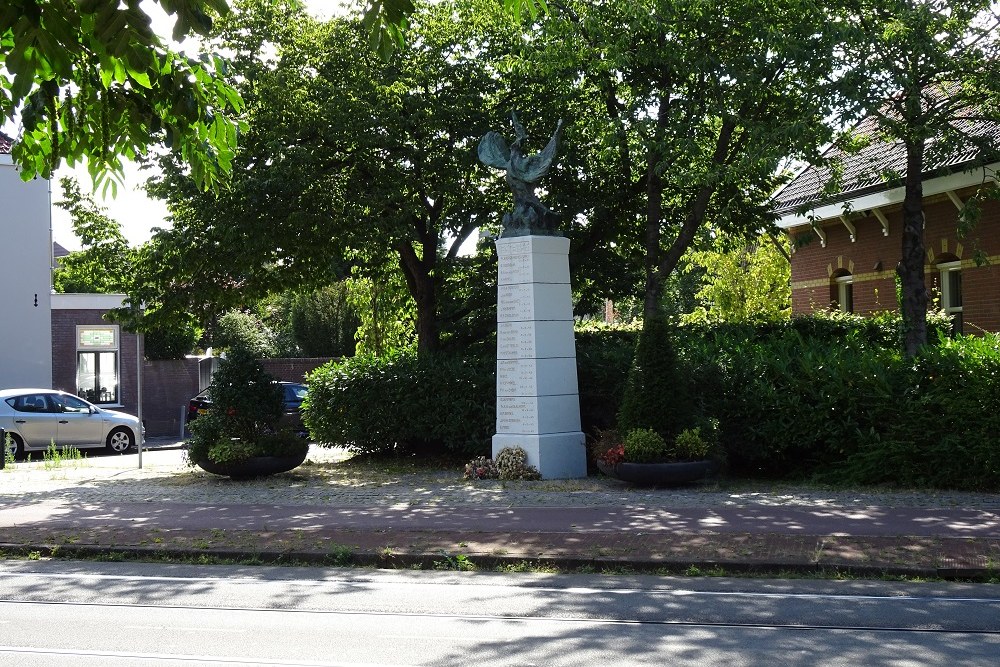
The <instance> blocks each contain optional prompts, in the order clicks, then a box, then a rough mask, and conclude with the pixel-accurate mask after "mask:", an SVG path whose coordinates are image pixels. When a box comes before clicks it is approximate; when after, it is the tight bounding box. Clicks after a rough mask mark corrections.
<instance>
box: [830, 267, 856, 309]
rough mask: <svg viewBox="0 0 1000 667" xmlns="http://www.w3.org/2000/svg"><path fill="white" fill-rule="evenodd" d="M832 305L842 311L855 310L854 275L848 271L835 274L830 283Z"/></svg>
mask: <svg viewBox="0 0 1000 667" xmlns="http://www.w3.org/2000/svg"><path fill="white" fill-rule="evenodd" d="M830 306H831V308H832V310H839V311H840V312H842V313H853V312H854V276H852V275H851V274H850V273H847V272H846V271H839V272H838V273H835V274H833V282H832V283H831V285H830Z"/></svg>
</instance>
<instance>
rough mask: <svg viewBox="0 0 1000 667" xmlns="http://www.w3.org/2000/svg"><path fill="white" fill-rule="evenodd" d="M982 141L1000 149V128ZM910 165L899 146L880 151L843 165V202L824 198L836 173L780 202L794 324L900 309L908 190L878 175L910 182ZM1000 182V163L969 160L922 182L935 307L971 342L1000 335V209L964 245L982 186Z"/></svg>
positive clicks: (805, 182)
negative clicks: (966, 222)
mask: <svg viewBox="0 0 1000 667" xmlns="http://www.w3.org/2000/svg"><path fill="white" fill-rule="evenodd" d="M982 131H983V133H984V134H986V135H987V136H989V137H990V138H991V139H992V141H993V142H994V144H1000V126H997V125H987V126H985V127H983V128H982ZM984 162H986V163H985V164H984ZM905 164H906V154H905V150H904V148H903V146H902V145H901V144H884V143H882V144H880V143H873V144H871V145H870V146H868V147H867V148H865V149H863V150H862V151H861V152H860V153H858V154H857V155H854V156H850V157H848V158H845V159H844V161H843V175H842V178H841V183H843V184H844V186H843V187H842V188H841V191H840V193H839V194H837V195H835V196H832V197H830V196H826V197H824V196H822V195H821V193H822V192H823V188H824V187H825V186H826V184H827V181H828V179H829V172H828V171H826V170H824V169H818V168H815V167H809V168H807V169H805V170H804V171H802V172H801V173H800V174H799V175H798V176H797V177H796V178H795V179H793V180H792V182H791V183H789V184H788V185H787V186H786V187H785V188H783V189H782V190H781V191H780V192H779V193H778V195H777V196H776V207H777V212H778V215H779V221H778V225H779V227H781V228H783V229H784V230H785V231H786V232H787V233H788V234H789V236H790V237H791V240H792V247H793V249H794V252H793V254H792V313H793V315H798V314H807V313H811V312H815V311H819V310H828V309H839V310H842V311H845V312H853V313H858V314H860V315H871V314H874V313H876V312H879V311H887V310H892V311H895V310H897V309H898V308H897V304H896V284H895V269H896V265H897V263H898V262H899V260H900V257H901V255H902V239H901V234H902V226H903V223H902V202H903V195H904V190H903V184H902V182H899V181H888V182H887V181H885V180H883V179H882V178H881V177H880V176H878V174H881V173H887V172H893V171H894V172H896V173H903V171H904V170H905ZM998 173H1000V162H987V161H985V160H983V159H981V158H979V157H978V154H977V153H976V151H974V150H969V151H966V152H964V153H960V154H956V155H953V156H950V157H949V158H948V159H945V160H939V161H938V162H936V163H933V164H931V165H930V168H929V169H928V170H927V172H925V175H924V176H925V180H924V186H923V190H924V218H925V223H924V244H925V247H926V252H927V255H926V261H925V265H924V274H925V276H926V280H927V286H928V288H929V289H931V295H932V306H936V307H940V308H941V309H943V310H944V311H946V312H947V313H949V314H950V315H951V316H952V317H953V320H954V322H955V328H956V330H958V331H961V332H963V333H970V334H974V333H978V332H984V331H1000V201H987V202H985V203H984V204H983V206H982V213H981V218H980V220H979V223H978V225H977V226H976V227H975V228H974V229H973V230H972V231H971V232H970V233H969V234H968V235H966V236H965V237H964V238H959V235H958V226H959V224H958V223H959V213H960V211H961V210H962V208H963V207H964V206H965V203H966V202H967V201H968V200H969V198H970V197H972V195H973V194H975V193H976V191H977V190H978V189H979V188H981V187H984V184H986V185H985V187H996V184H995V183H996V177H997V174H998ZM991 183H992V185H991ZM977 256H978V259H979V260H980V261H981V260H982V259H985V260H986V263H984V264H980V263H978V262H977Z"/></svg>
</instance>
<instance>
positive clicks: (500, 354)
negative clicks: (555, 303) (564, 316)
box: [497, 320, 576, 359]
mask: <svg viewBox="0 0 1000 667" xmlns="http://www.w3.org/2000/svg"><path fill="white" fill-rule="evenodd" d="M575 356H576V345H575V344H574V340H573V321H572V320H536V321H531V322H498V323H497V359H532V358H547V357H575Z"/></svg>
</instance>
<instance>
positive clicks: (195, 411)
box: [187, 382, 309, 435]
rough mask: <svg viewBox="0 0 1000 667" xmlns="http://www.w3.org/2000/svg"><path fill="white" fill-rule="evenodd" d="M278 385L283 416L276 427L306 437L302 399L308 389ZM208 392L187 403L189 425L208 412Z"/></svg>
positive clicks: (286, 383)
mask: <svg viewBox="0 0 1000 667" xmlns="http://www.w3.org/2000/svg"><path fill="white" fill-rule="evenodd" d="M278 385H279V386H281V390H282V392H283V396H282V401H283V402H284V405H285V410H284V414H282V415H281V419H280V420H279V421H278V426H280V427H282V428H286V427H287V428H290V429H291V430H293V431H295V432H296V433H299V434H301V435H306V434H307V431H306V427H305V425H304V424H303V423H302V399H304V398H305V397H306V394H307V393H309V388H308V387H307V386H305V385H304V384H299V383H297V382H278ZM210 391H211V388H209V389H206V390H205V391H203V392H201V393H200V394H198V395H197V396H195V397H194V398H192V399H191V400H190V401H188V410H187V422H188V423H189V424H190V423H191V420H192V419H196V418H197V417H198V415H203V414H205V413H206V412H208V408H209V407H210V406H211V405H212V397H211V394H210V393H209V392H210Z"/></svg>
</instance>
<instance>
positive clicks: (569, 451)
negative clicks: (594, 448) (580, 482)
mask: <svg viewBox="0 0 1000 667" xmlns="http://www.w3.org/2000/svg"><path fill="white" fill-rule="evenodd" d="M585 441H586V438H585V437H584V435H583V433H582V432H580V431H576V432H574V433H545V434H542V435H519V434H514V433H497V434H496V435H494V436H493V458H496V455H497V454H499V453H500V450H501V449H503V448H504V447H520V448H521V449H523V450H524V451H525V452H526V453H527V454H528V463H529V464H530V465H533V466H535V467H536V468H538V471H539V472H540V473H542V479H578V478H581V477H586V476H587V447H586V444H585Z"/></svg>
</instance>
